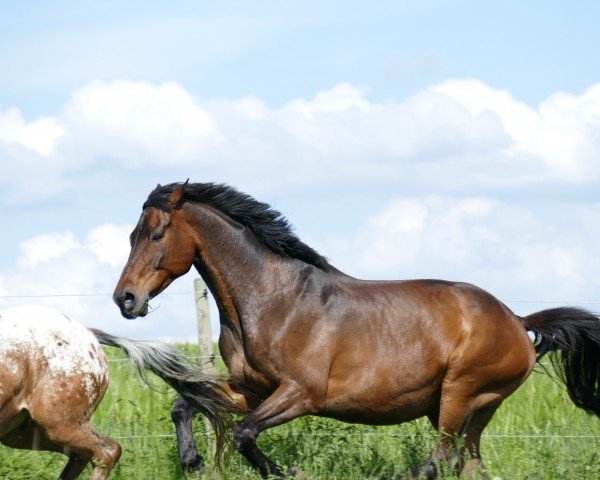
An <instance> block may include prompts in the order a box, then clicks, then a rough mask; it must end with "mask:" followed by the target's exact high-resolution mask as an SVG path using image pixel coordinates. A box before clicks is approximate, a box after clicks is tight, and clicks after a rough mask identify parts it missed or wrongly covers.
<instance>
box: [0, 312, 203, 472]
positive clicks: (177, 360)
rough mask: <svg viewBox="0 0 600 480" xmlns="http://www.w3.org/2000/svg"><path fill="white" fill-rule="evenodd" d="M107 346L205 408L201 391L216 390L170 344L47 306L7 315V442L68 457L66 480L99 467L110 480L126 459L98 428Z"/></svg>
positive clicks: (2, 327) (0, 405)
mask: <svg viewBox="0 0 600 480" xmlns="http://www.w3.org/2000/svg"><path fill="white" fill-rule="evenodd" d="M100 344H103V345H109V346H113V347H118V348H120V349H122V350H124V351H125V353H126V354H127V355H128V356H129V357H130V359H131V360H132V361H133V363H134V364H135V365H136V366H137V367H138V369H140V372H141V373H142V377H143V378H144V379H145V378H146V377H145V374H144V371H143V369H148V370H150V371H152V372H154V373H155V374H157V375H158V376H159V377H161V378H162V379H163V380H165V381H166V382H167V383H168V384H169V385H171V386H172V387H173V388H175V389H176V390H177V391H178V392H179V393H180V394H181V393H183V395H184V398H187V399H188V400H190V401H192V402H193V403H195V404H199V403H202V404H204V403H205V402H204V400H203V399H202V396H203V393H202V392H199V391H198V388H197V386H198V385H199V384H201V383H203V382H205V381H208V385H210V384H211V379H210V377H208V376H206V375H204V374H202V373H201V372H200V371H199V370H197V369H195V368H188V367H186V365H185V361H184V358H183V356H182V355H181V354H180V353H179V352H178V351H177V350H175V349H174V348H172V347H171V346H169V345H167V344H164V343H161V342H143V341H133V340H128V339H124V338H120V337H115V336H112V335H109V334H107V333H105V332H102V331H100V330H94V329H87V328H85V327H84V326H83V325H81V324H79V323H77V322H75V321H73V320H71V319H69V318H68V317H66V316H65V315H63V314H62V313H60V312H58V311H57V310H54V309H51V308H47V307H42V306H20V307H13V308H8V309H4V310H0V442H1V443H3V444H4V445H6V446H9V447H14V448H21V449H28V450H46V451H53V452H60V453H63V454H65V455H66V456H67V457H68V458H69V460H68V462H67V465H66V466H65V468H64V470H63V471H62V473H61V475H60V477H59V478H60V479H64V480H70V479H75V478H77V477H79V475H80V474H81V472H82V471H83V469H84V468H85V466H86V465H87V464H88V462H92V464H93V466H94V468H93V472H92V479H93V480H103V479H105V478H107V477H108V475H109V474H110V471H111V470H112V469H113V467H114V466H115V464H116V462H117V461H118V460H119V457H120V456H121V446H120V445H119V444H118V443H117V442H116V441H114V440H112V439H110V438H108V437H105V436H103V435H101V434H99V433H98V432H97V431H96V430H95V429H94V427H93V426H92V424H91V423H90V417H91V415H92V413H94V411H95V410H96V408H97V407H98V405H99V403H100V401H101V400H102V397H103V396H104V394H105V393H106V389H107V388H108V382H109V372H108V365H107V362H106V357H105V355H104V352H103V351H102V348H101V347H100Z"/></svg>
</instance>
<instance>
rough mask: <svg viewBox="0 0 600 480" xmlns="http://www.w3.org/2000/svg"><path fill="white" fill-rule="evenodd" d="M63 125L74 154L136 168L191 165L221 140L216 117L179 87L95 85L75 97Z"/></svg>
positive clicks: (89, 85) (140, 84)
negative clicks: (209, 144)
mask: <svg viewBox="0 0 600 480" xmlns="http://www.w3.org/2000/svg"><path fill="white" fill-rule="evenodd" d="M62 121H63V122H64V124H65V125H67V126H68V127H67V128H68V131H69V133H70V135H69V138H68V142H66V146H67V147H68V148H70V149H72V150H73V152H86V154H87V155H88V156H90V155H91V156H92V161H93V159H94V157H96V158H106V157H108V158H115V159H118V160H119V161H121V162H123V163H124V164H125V165H126V166H133V167H141V166H144V165H146V166H148V165H149V164H150V165H152V164H155V165H163V164H164V165H173V164H180V163H187V162H191V161H193V160H195V159H196V155H197V154H198V153H199V152H200V151H201V150H202V149H203V146H204V144H205V142H206V140H207V139H210V140H213V141H215V140H218V138H219V136H218V132H217V130H216V126H215V123H214V120H213V119H212V118H211V116H210V114H209V113H207V112H206V111H205V110H204V109H202V108H201V107H200V106H199V105H198V104H197V103H196V102H195V101H194V99H193V98H192V96H191V95H190V94H189V93H188V92H187V91H185V90H184V89H183V88H181V87H180V86H179V85H177V84H175V83H164V84H162V85H153V84H150V83H147V82H131V81H115V82H112V83H110V84H107V83H104V82H100V81H95V82H92V83H90V84H88V85H86V86H85V87H83V88H81V89H79V90H77V91H76V92H75V93H74V95H73V96H72V98H71V100H70V101H69V102H68V103H67V105H66V106H65V109H64V114H63V116H62Z"/></svg>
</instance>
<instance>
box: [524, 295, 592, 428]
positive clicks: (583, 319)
mask: <svg viewBox="0 0 600 480" xmlns="http://www.w3.org/2000/svg"><path fill="white" fill-rule="evenodd" d="M523 323H524V325H525V327H526V328H527V329H528V330H530V331H531V332H533V333H534V335H535V349H536V352H537V355H538V360H539V359H540V358H541V357H542V356H543V355H545V354H546V353H549V352H555V351H560V354H558V352H557V353H555V354H551V355H549V357H550V360H551V362H552V365H553V366H554V369H555V370H556V372H557V374H558V376H559V378H560V379H561V380H562V381H563V382H564V383H565V384H566V386H567V391H568V392H569V396H570V397H571V400H573V402H574V403H575V405H577V406H578V407H580V408H583V409H584V410H585V411H586V412H588V413H593V414H595V415H597V416H599V417H600V318H599V317H598V316H596V315H594V314H593V313H591V312H588V311H586V310H583V309H580V308H567V307H563V308H551V309H549V310H543V311H541V312H537V313H534V314H532V315H529V316H527V317H524V318H523Z"/></svg>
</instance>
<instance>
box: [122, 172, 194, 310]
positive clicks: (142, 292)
mask: <svg viewBox="0 0 600 480" xmlns="http://www.w3.org/2000/svg"><path fill="white" fill-rule="evenodd" d="M186 186H187V181H186V182H185V183H183V184H180V186H178V187H177V188H176V189H174V190H173V191H171V192H170V193H167V194H164V195H160V193H161V190H163V187H161V186H160V185H158V186H157V187H156V189H155V190H154V192H153V194H154V193H157V195H153V194H151V195H150V197H149V200H148V201H147V202H146V203H145V204H144V208H143V211H142V214H141V216H140V219H139V221H138V224H137V225H136V227H135V228H134V229H133V231H132V232H131V235H130V237H129V240H130V243H131V252H130V254H129V259H128V260H127V263H126V265H125V267H124V268H123V272H122V273H121V277H120V279H119V282H118V284H117V286H116V288H115V292H114V294H113V299H114V301H115V303H116V304H117V305H118V307H119V308H120V310H121V314H122V315H123V316H124V317H125V318H129V319H133V318H137V317H143V316H145V315H146V314H147V313H148V301H149V300H150V299H151V298H153V297H155V296H156V295H158V294H159V293H160V292H162V291H163V290H164V289H165V288H167V287H168V286H169V285H170V284H171V282H172V281H173V280H175V279H176V278H178V277H180V276H181V275H184V274H185V273H187V272H188V270H189V269H190V267H191V266H192V264H193V261H194V255H195V244H194V240H193V238H192V237H191V235H189V234H188V232H187V229H186V228H185V227H184V225H183V222H182V221H181V218H180V217H181V215H180V211H181V206H182V205H183V203H184V200H185V199H184V195H185V189H186ZM150 199H153V201H150Z"/></svg>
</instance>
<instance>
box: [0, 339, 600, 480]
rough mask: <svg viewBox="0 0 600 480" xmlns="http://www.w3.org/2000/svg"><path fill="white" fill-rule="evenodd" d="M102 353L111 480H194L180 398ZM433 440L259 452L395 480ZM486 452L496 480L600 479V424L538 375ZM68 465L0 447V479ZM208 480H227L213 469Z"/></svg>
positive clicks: (229, 467)
mask: <svg viewBox="0 0 600 480" xmlns="http://www.w3.org/2000/svg"><path fill="white" fill-rule="evenodd" d="M184 348H185V350H186V352H187V353H188V354H189V355H192V356H194V355H198V351H197V347H196V346H194V345H185V346H184ZM106 351H107V353H108V355H109V359H110V371H111V384H110V387H109V390H108V392H107V394H106V397H105V398H104V400H103V402H102V404H101V405H100V407H99V408H98V410H97V412H96V413H95V414H94V417H93V423H94V425H96V426H97V428H98V429H99V431H100V432H102V433H104V434H105V435H108V436H110V437H111V438H114V439H117V440H118V441H119V442H120V443H121V445H122V446H123V456H122V458H121V460H120V462H119V463H118V464H117V466H116V468H115V470H114V471H113V474H112V475H111V477H110V478H111V479H114V480H118V479H142V478H143V479H157V480H165V479H174V480H189V479H193V478H196V477H195V476H194V475H189V474H184V473H183V472H182V471H181V469H180V468H179V465H178V454H177V448H176V441H175V437H174V429H173V426H172V424H171V418H170V409H171V406H172V403H173V400H174V398H175V394H174V393H173V392H171V391H168V389H167V387H166V386H165V385H164V384H161V383H160V382H159V380H156V381H155V385H156V386H157V389H158V391H154V390H151V389H149V388H148V387H147V386H145V385H143V384H142V383H141V381H140V379H139V375H138V374H137V372H136V371H135V369H134V368H133V367H132V366H131V365H130V364H129V363H128V362H127V361H125V357H124V356H123V354H122V353H121V352H120V351H117V350H116V349H106ZM538 368H539V367H538ZM195 430H196V435H197V439H198V443H199V447H200V449H201V452H202V453H203V454H204V453H205V451H206V448H207V443H206V441H205V435H204V422H203V421H202V419H201V418H198V419H197V420H196V423H195ZM433 435H434V432H433V429H432V428H431V427H430V426H429V424H428V422H427V421H426V420H424V419H421V420H419V421H416V422H411V423H407V424H404V425H399V426H392V427H371V426H364V425H349V424H344V423H340V422H336V421H334V420H329V419H320V418H314V417H306V418H300V419H297V420H295V421H293V422H291V423H289V424H286V425H282V426H280V427H277V428H274V429H272V430H268V431H266V432H264V433H263V434H262V435H261V436H260V438H259V444H260V445H261V447H262V448H263V449H264V451H265V453H267V454H268V455H270V456H271V455H272V457H273V458H274V459H276V460H277V461H278V462H279V463H280V464H282V465H285V466H286V467H289V466H295V467H297V468H299V469H300V470H302V471H303V472H304V473H305V474H306V475H307V476H308V478H309V479H311V480H325V479H344V480H351V479H365V478H370V477H373V478H379V477H382V476H385V475H393V474H394V473H396V472H400V471H402V470H403V469H404V468H406V467H408V466H412V465H417V464H419V463H420V462H421V461H423V460H424V459H425V458H426V456H427V455H428V453H429V451H430V449H431V447H432V445H433ZM482 450H483V452H482V453H483V456H484V458H485V459H486V465H487V468H488V472H489V473H490V477H491V478H499V479H503V480H514V479H525V478H527V479H530V480H533V479H539V480H542V479H543V480H553V479H556V480H558V479H561V480H562V479H577V480H579V479H590V480H591V479H597V478H600V421H599V420H598V419H597V418H595V417H592V416H589V415H587V414H585V413H584V412H583V411H582V410H580V409H577V408H576V407H575V406H574V405H573V403H572V402H571V400H570V399H569V398H568V396H567V394H566V393H565V392H564V391H563V387H562V386H560V385H558V384H556V383H554V382H553V381H552V379H551V378H549V377H548V376H547V375H542V374H536V373H533V374H532V376H531V377H530V378H529V379H528V380H527V382H526V383H525V385H523V386H522V387H521V388H520V389H519V390H517V392H516V393H515V394H513V395H511V396H510V397H509V398H508V400H507V401H506V402H505V403H504V404H503V405H502V407H501V408H500V409H499V411H498V412H497V414H496V415H495V416H494V418H493V420H492V422H491V423H490V425H489V427H488V428H487V429H486V430H485V432H484V436H483V440H482ZM209 457H210V456H209ZM65 462H66V457H63V456H62V455H58V454H52V453H47V452H30V451H18V450H13V449H9V448H7V447H0V479H7V480H9V479H10V480H21V479H23V480H25V479H31V480H34V479H35V480H40V479H52V478H56V477H57V476H58V474H59V472H60V470H61V469H62V467H63V466H64V464H65ZM209 464H210V465H212V460H211V459H210V458H209ZM90 471H91V470H90V467H89V466H88V468H87V470H86V472H85V473H84V474H83V476H82V478H87V477H89V473H90ZM224 472H225V476H226V478H228V479H238V478H247V479H251V480H252V479H256V480H258V479H259V478H260V476H259V475H258V473H257V472H256V471H255V470H254V469H252V468H251V467H250V466H249V465H248V464H247V462H246V461H245V460H244V459H243V458H242V457H241V456H240V455H237V454H235V453H234V454H232V455H230V456H229V457H227V458H226V459H225V462H224ZM203 478H205V479H208V480H211V479H218V478H222V477H220V476H219V475H218V473H217V472H216V471H214V470H213V469H212V468H209V470H208V472H207V474H206V475H205V476H204V477H203ZM442 478H455V477H453V476H448V477H442Z"/></svg>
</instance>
